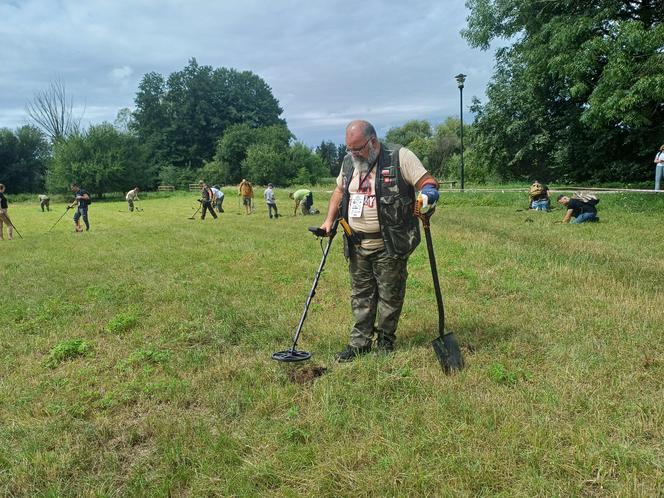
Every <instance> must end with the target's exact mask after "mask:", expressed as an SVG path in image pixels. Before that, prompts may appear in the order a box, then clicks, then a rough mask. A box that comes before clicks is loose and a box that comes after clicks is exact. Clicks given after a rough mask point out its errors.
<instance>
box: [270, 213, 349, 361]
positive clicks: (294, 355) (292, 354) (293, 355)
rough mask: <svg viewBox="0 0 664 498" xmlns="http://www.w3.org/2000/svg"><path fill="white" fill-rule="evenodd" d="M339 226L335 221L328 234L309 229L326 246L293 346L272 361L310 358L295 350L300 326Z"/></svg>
mask: <svg viewBox="0 0 664 498" xmlns="http://www.w3.org/2000/svg"><path fill="white" fill-rule="evenodd" d="M338 225H339V220H338V219H337V220H336V221H335V222H334V224H333V225H332V229H331V230H330V233H329V234H328V233H326V232H325V230H323V229H321V228H318V227H309V228H308V230H309V231H310V232H311V233H313V234H314V235H315V236H316V237H319V238H320V239H321V247H322V245H323V240H322V238H323V237H326V238H327V246H325V249H324V250H323V259H321V262H320V265H318V271H316V276H315V277H314V283H313V285H312V286H311V290H310V291H309V295H308V296H307V300H306V302H305V303H304V311H302V316H301V317H300V323H298V325H297V328H296V329H295V334H294V335H293V344H292V346H291V348H290V349H286V350H284V351H277V352H276V353H272V359H273V360H277V361H283V362H287V363H292V362H297V361H304V360H308V359H309V358H311V353H309V352H308V351H300V350H298V349H297V341H298V339H299V338H300V332H302V326H303V325H304V320H305V319H306V318H307V311H309V305H310V304H311V301H312V299H313V298H314V296H315V295H316V287H317V286H318V280H319V279H320V276H321V273H323V267H324V266H325V260H327V254H328V253H329V252H330V247H331V246H332V240H333V239H334V236H335V235H336V234H337V226H338Z"/></svg>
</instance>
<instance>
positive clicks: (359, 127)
mask: <svg viewBox="0 0 664 498" xmlns="http://www.w3.org/2000/svg"><path fill="white" fill-rule="evenodd" d="M349 137H351V138H363V139H365V140H368V139H370V138H374V137H376V129H375V128H374V127H373V125H372V124H371V123H369V121H364V120H363V119H356V120H355V121H351V122H350V123H348V126H346V138H349ZM346 142H348V140H346Z"/></svg>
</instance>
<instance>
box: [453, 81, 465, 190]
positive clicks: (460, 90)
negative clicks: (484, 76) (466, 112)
mask: <svg viewBox="0 0 664 498" xmlns="http://www.w3.org/2000/svg"><path fill="white" fill-rule="evenodd" d="M455 78H456V80H457V84H458V85H459V117H460V119H461V190H462V191H463V186H464V174H463V82H464V81H466V75H465V74H463V73H459V74H457V75H456V76H455Z"/></svg>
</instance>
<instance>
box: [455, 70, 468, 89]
mask: <svg viewBox="0 0 664 498" xmlns="http://www.w3.org/2000/svg"><path fill="white" fill-rule="evenodd" d="M455 78H456V80H457V84H458V85H459V88H463V82H464V81H466V75H465V74H463V73H459V74H457V75H456V76H455Z"/></svg>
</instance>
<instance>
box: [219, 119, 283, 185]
mask: <svg viewBox="0 0 664 498" xmlns="http://www.w3.org/2000/svg"><path fill="white" fill-rule="evenodd" d="M291 139H292V134H291V132H290V131H289V130H288V128H286V126H285V125H272V126H265V127H259V128H254V127H252V126H251V125H250V124H248V123H241V124H236V125H232V126H230V127H229V128H228V130H227V131H226V133H224V135H223V136H222V137H221V138H220V139H219V140H218V141H217V146H216V149H215V154H214V161H215V162H216V163H217V164H218V165H219V168H220V172H221V175H222V179H221V181H222V182H223V183H226V184H231V183H238V182H239V181H240V180H241V179H242V178H244V177H247V176H251V175H250V174H249V172H247V171H246V170H245V169H244V168H243V164H244V160H245V159H246V157H247V155H248V150H249V148H250V147H251V146H253V145H265V146H267V147H269V148H272V149H274V151H275V152H276V153H277V154H281V155H283V156H284V157H285V155H286V151H287V149H288V144H289V142H290V140H291ZM252 179H253V178H252ZM253 181H257V180H256V179H253Z"/></svg>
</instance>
